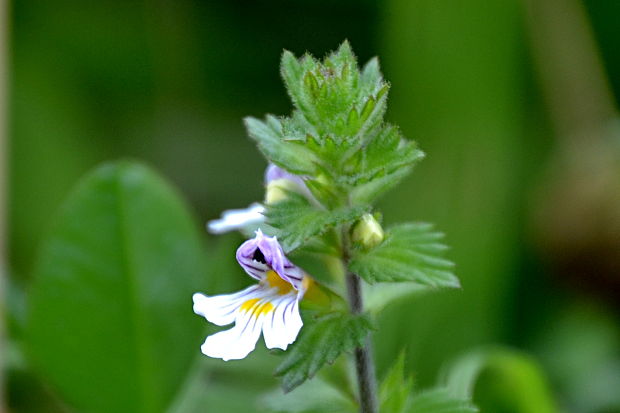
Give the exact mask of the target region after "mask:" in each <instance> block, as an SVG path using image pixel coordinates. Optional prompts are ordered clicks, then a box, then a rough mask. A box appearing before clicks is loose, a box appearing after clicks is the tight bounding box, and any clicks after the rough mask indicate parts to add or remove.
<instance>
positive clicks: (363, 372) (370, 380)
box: [342, 230, 379, 413]
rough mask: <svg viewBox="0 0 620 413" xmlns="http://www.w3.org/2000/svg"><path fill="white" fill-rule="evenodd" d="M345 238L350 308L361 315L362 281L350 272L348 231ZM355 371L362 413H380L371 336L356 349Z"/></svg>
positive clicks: (362, 305) (362, 304)
mask: <svg viewBox="0 0 620 413" xmlns="http://www.w3.org/2000/svg"><path fill="white" fill-rule="evenodd" d="M342 238H343V254H342V255H343V257H342V259H343V264H344V268H345V277H346V280H345V281H346V284H347V292H348V298H349V307H350V309H351V313H353V314H361V313H362V312H363V311H364V303H363V301H362V281H361V280H360V277H359V276H358V275H357V274H354V273H352V272H350V271H349V270H348V269H347V268H348V263H349V257H350V251H349V248H350V245H351V243H350V240H349V235H348V231H347V230H344V231H343V234H342ZM355 369H356V372H357V382H358V388H359V399H360V400H359V402H360V412H361V413H378V411H379V410H378V407H377V380H376V376H375V364H374V361H373V358H372V342H371V340H370V336H367V337H366V341H365V343H364V346H362V347H357V348H356V349H355Z"/></svg>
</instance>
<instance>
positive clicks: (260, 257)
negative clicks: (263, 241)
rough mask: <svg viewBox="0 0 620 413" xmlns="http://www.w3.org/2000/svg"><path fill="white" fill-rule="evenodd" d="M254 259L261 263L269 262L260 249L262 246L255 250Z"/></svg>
mask: <svg viewBox="0 0 620 413" xmlns="http://www.w3.org/2000/svg"><path fill="white" fill-rule="evenodd" d="M252 259H253V260H254V261H257V262H260V263H261V264H267V261H266V260H265V256H264V255H263V252H262V251H261V250H260V248H256V249H255V250H254V255H252Z"/></svg>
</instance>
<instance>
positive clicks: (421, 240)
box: [350, 223, 459, 287]
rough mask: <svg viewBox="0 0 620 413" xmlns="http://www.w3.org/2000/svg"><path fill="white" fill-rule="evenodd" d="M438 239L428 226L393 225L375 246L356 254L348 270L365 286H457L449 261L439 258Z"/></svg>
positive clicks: (420, 224)
mask: <svg viewBox="0 0 620 413" xmlns="http://www.w3.org/2000/svg"><path fill="white" fill-rule="evenodd" d="M442 238H443V234H442V233H440V232H436V231H434V230H433V226H432V225H431V224H426V223H406V224H400V225H397V226H395V227H392V228H391V229H389V230H388V231H387V233H386V237H385V240H384V241H383V242H382V243H381V244H379V245H378V246H377V247H375V248H373V249H371V250H369V251H362V250H359V251H357V252H356V253H355V255H354V256H353V258H352V259H351V262H350V269H351V271H353V272H355V273H356V274H358V275H359V276H360V277H362V278H364V279H365V280H366V281H367V282H369V283H375V282H386V281H413V282H416V283H419V284H423V285H428V286H431V287H459V281H458V279H457V278H456V276H455V275H454V274H453V273H452V267H453V264H452V262H450V261H448V260H446V259H444V258H441V255H442V254H443V252H444V251H445V250H446V248H447V247H446V246H445V245H444V244H442V243H441V240H442Z"/></svg>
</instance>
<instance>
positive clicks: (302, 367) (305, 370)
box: [276, 313, 372, 392]
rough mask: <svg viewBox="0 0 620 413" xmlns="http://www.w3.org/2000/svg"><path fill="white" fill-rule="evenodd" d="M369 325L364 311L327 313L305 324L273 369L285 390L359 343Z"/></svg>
mask: <svg viewBox="0 0 620 413" xmlns="http://www.w3.org/2000/svg"><path fill="white" fill-rule="evenodd" d="M371 329H372V325H371V323H370V320H369V319H368V318H367V317H366V316H364V315H350V314H344V313H338V314H330V315H327V316H325V317H323V318H321V319H319V320H316V321H314V322H312V324H310V325H306V326H305V327H304V328H303V330H302V332H301V335H300V337H299V338H298V339H297V342H296V343H295V344H294V345H293V346H292V347H291V349H290V350H288V351H287V352H286V357H285V359H284V361H283V362H282V363H281V364H280V365H279V366H278V368H277V369H276V375H277V376H282V388H283V389H284V391H285V392H289V391H291V390H293V389H294V388H295V387H297V386H299V385H300V384H302V383H303V382H304V381H306V380H307V379H309V378H312V377H313V376H314V375H315V374H316V372H317V371H319V369H320V368H321V367H323V365H325V363H333V362H334V360H336V358H337V357H338V356H339V355H340V354H342V353H343V352H348V351H352V350H353V349H354V348H355V347H358V346H361V345H362V344H363V342H364V339H365V338H366V336H367V335H368V333H369V331H370V330H371Z"/></svg>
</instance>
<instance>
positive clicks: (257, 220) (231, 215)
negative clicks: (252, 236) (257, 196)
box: [207, 202, 265, 234]
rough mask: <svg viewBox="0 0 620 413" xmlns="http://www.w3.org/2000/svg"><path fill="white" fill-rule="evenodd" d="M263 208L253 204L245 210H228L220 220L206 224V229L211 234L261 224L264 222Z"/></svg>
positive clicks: (256, 203)
mask: <svg viewBox="0 0 620 413" xmlns="http://www.w3.org/2000/svg"><path fill="white" fill-rule="evenodd" d="M264 212H265V207H264V206H263V205H261V204H259V203H258V202H255V203H253V204H252V205H250V206H249V207H247V208H246V209H229V210H228V211H224V212H223V213H222V217H221V218H220V219H214V220H213V221H209V222H208V223H207V229H208V230H209V232H210V233H212V234H223V233H225V232H229V231H234V230H237V229H241V228H243V227H246V226H248V225H252V224H261V223H263V222H264V221H265V216H264V215H263V213H264Z"/></svg>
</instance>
